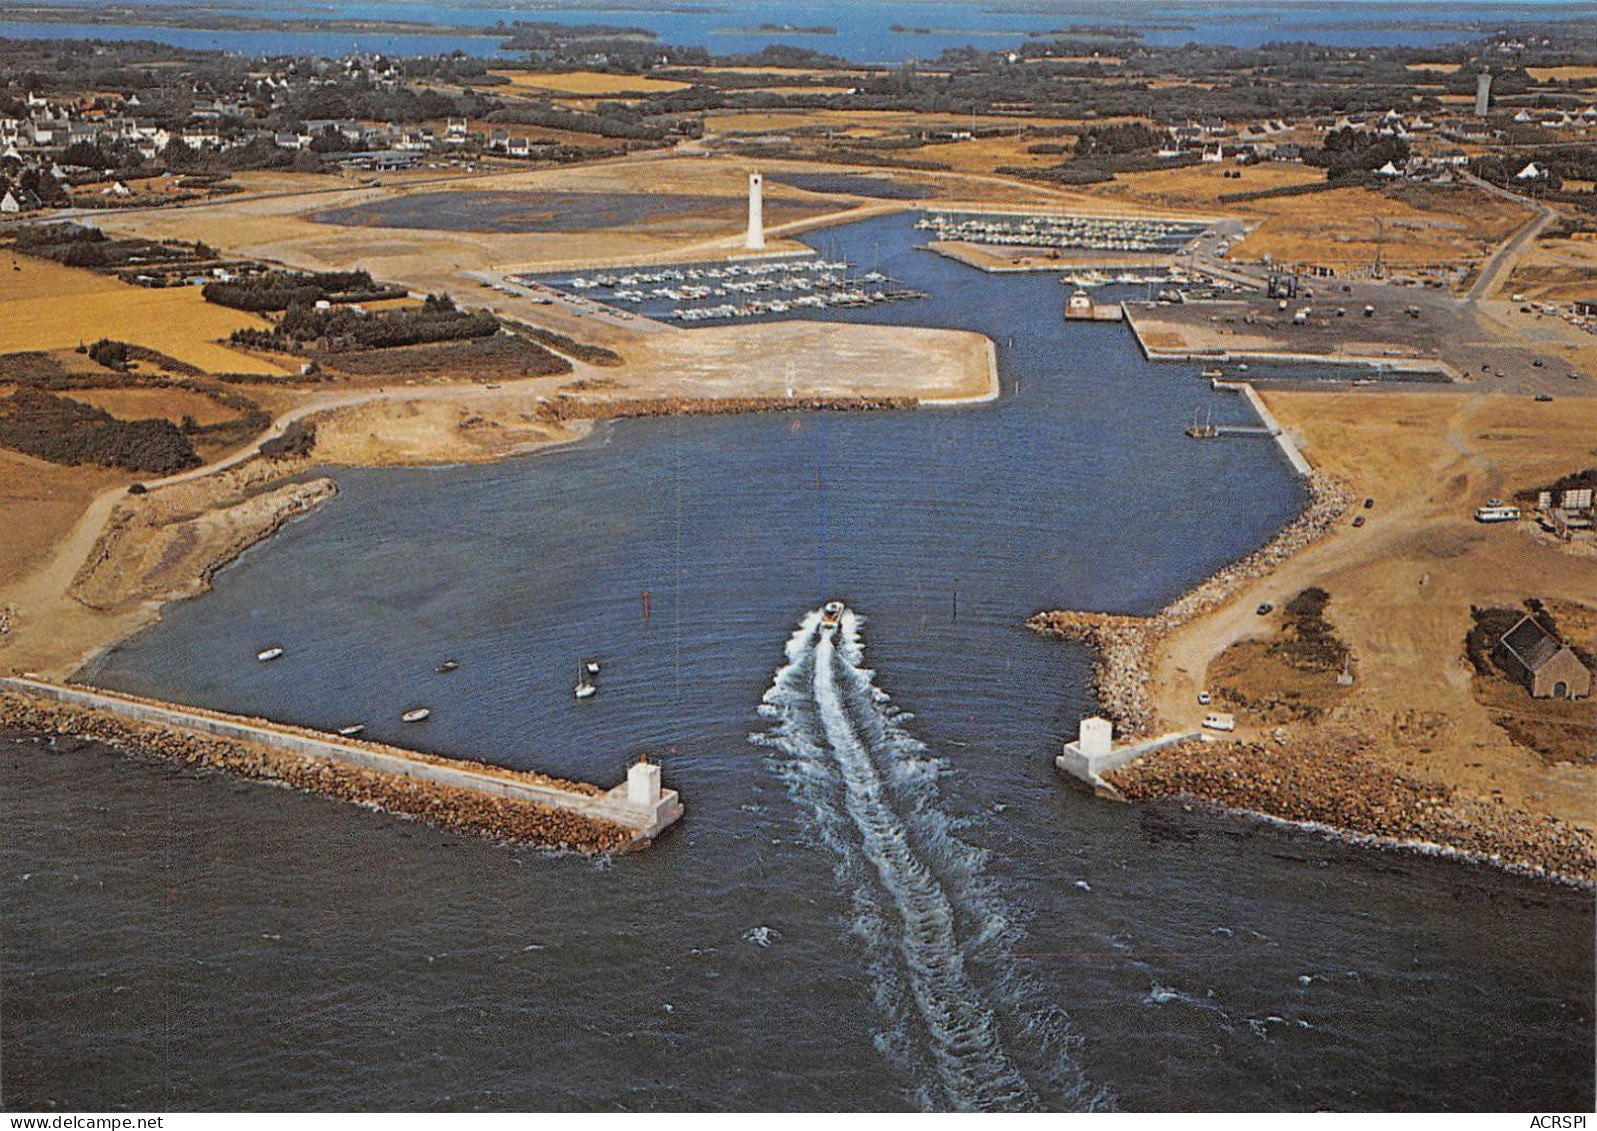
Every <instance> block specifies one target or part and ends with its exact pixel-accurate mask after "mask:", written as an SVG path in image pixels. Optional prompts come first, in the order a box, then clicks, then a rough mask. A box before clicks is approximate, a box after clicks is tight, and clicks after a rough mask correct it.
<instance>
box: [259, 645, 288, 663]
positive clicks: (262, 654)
mask: <svg viewBox="0 0 1597 1131" xmlns="http://www.w3.org/2000/svg"><path fill="white" fill-rule="evenodd" d="M282 654H283V649H282V646H281V645H278V644H273V645H272V646H271V647H270V648H263V649H261V650H260V651H259V652H257V653H255V658H256V659H257V660H259V661H260V662H261V663H263V664H265V663H269V662H270V661H272V660H275V659H277V658H278V657H279V656H281V655H282Z"/></svg>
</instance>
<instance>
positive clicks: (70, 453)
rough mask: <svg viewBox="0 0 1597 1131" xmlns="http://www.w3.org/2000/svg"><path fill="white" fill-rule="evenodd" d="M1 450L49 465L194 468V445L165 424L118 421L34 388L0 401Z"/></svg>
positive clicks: (156, 470)
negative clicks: (18, 453)
mask: <svg viewBox="0 0 1597 1131" xmlns="http://www.w3.org/2000/svg"><path fill="white" fill-rule="evenodd" d="M0 446H4V447H7V448H12V449H14V450H16V451H19V452H23V453H25V454H27V455H30V456H34V457H36V458H38V459H44V460H49V461H50V462H51V463H62V464H68V465H71V466H77V465H79V464H85V463H93V464H98V465H100V466H101V467H120V468H124V469H125V470H127V471H136V472H145V473H149V474H154V475H170V474H172V473H173V472H176V471H182V470H184V469H185V468H190V467H195V466H197V465H198V464H199V462H200V458H199V456H197V455H195V453H194V445H193V444H192V443H191V442H190V441H189V438H188V437H187V436H185V435H184V434H183V432H182V430H181V429H179V428H178V426H177V425H175V424H173V423H172V422H171V421H170V420H118V419H117V418H116V417H114V416H112V415H111V414H110V413H108V412H106V411H105V410H104V409H99V408H95V407H93V406H92V405H86V404H83V403H82V402H80V401H75V400H72V399H70V398H68V397H58V396H55V395H54V394H52V393H46V392H43V391H41V390H38V389H18V390H17V391H16V392H14V393H12V394H11V396H10V397H8V398H6V400H4V401H0Z"/></svg>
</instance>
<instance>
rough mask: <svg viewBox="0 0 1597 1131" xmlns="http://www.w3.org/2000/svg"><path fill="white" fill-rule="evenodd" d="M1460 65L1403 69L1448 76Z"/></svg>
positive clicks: (1436, 65)
mask: <svg viewBox="0 0 1597 1131" xmlns="http://www.w3.org/2000/svg"><path fill="white" fill-rule="evenodd" d="M1462 65H1463V64H1461V63H1409V64H1407V66H1406V67H1405V69H1406V70H1410V71H1423V72H1425V73H1427V74H1433V75H1450V74H1452V73H1453V72H1455V71H1457V70H1458V69H1459V67H1461V66H1462ZM1531 73H1532V74H1534V73H1535V72H1534V71H1532V72H1531Z"/></svg>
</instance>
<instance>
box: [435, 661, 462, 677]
mask: <svg viewBox="0 0 1597 1131" xmlns="http://www.w3.org/2000/svg"><path fill="white" fill-rule="evenodd" d="M459 667H460V661H459V660H445V661H444V662H443V663H441V664H439V665H438V674H439V675H448V674H449V673H450V672H452V671H454V670H455V669H457V668H459Z"/></svg>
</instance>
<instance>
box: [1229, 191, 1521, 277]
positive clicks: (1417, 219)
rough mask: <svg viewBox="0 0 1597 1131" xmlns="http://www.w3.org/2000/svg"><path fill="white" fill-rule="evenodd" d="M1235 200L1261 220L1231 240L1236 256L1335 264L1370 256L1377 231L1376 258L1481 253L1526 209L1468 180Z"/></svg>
mask: <svg viewBox="0 0 1597 1131" xmlns="http://www.w3.org/2000/svg"><path fill="white" fill-rule="evenodd" d="M1238 207H1239V209H1241V210H1245V211H1246V212H1247V213H1248V214H1251V215H1255V216H1258V217H1260V218H1261V219H1262V220H1263V223H1262V224H1261V225H1260V226H1259V227H1257V228H1255V229H1254V230H1253V231H1251V232H1250V233H1249V234H1248V237H1247V239H1245V240H1244V241H1243V242H1242V244H1241V245H1240V246H1239V247H1238V248H1237V251H1236V254H1237V256H1238V257H1239V258H1242V259H1253V260H1257V259H1262V258H1263V257H1264V256H1265V255H1272V256H1274V257H1275V259H1276V260H1278V261H1280V262H1285V263H1316V264H1324V265H1328V266H1333V267H1338V268H1343V269H1345V268H1352V267H1360V266H1364V265H1367V264H1370V263H1373V262H1374V261H1375V253H1376V246H1377V240H1378V238H1379V244H1380V252H1381V257H1382V259H1383V260H1384V262H1386V263H1387V264H1388V265H1392V266H1410V267H1419V266H1422V265H1434V264H1442V265H1448V264H1458V263H1465V262H1471V261H1477V260H1481V259H1484V258H1485V257H1486V256H1487V255H1489V254H1490V253H1491V251H1492V250H1494V249H1495V248H1496V247H1497V246H1498V245H1499V244H1501V243H1502V242H1503V241H1504V240H1506V239H1508V238H1509V237H1510V236H1511V235H1513V233H1514V232H1515V231H1516V230H1517V229H1518V228H1519V227H1520V226H1521V225H1522V224H1524V223H1525V221H1526V220H1528V219H1530V217H1531V213H1530V211H1529V210H1528V209H1526V208H1524V207H1522V206H1520V205H1517V204H1514V203H1512V202H1510V201H1506V200H1504V199H1503V198H1501V197H1499V196H1495V195H1493V194H1491V193H1488V192H1485V191H1483V190H1481V189H1477V188H1475V187H1473V186H1470V185H1437V186H1422V185H1416V186H1405V187H1404V188H1402V189H1401V190H1391V191H1386V192H1378V191H1374V190H1371V189H1363V188H1347V189H1332V190H1331V191H1329V192H1322V193H1314V194H1311V195H1308V196H1299V197H1283V198H1280V199H1276V200H1258V201H1249V202H1247V203H1246V204H1243V205H1240V206H1238ZM1377 218H1379V219H1380V220H1381V221H1382V223H1381V225H1380V228H1379V230H1378V229H1377V225H1376V223H1375V221H1376V219H1377Z"/></svg>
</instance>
